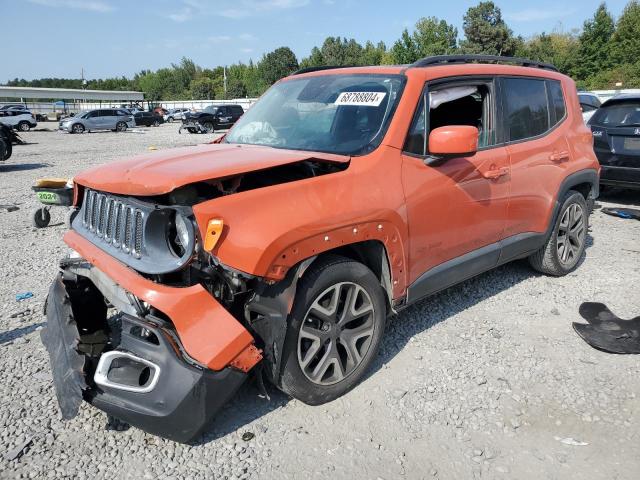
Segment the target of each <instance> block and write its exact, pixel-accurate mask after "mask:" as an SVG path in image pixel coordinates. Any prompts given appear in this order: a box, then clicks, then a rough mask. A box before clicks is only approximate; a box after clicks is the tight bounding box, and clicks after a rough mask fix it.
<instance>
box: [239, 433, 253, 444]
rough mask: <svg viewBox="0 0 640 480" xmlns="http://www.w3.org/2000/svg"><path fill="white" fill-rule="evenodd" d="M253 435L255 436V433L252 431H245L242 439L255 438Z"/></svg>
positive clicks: (246, 440)
mask: <svg viewBox="0 0 640 480" xmlns="http://www.w3.org/2000/svg"><path fill="white" fill-rule="evenodd" d="M253 437H255V434H254V433H251V432H244V433H243V434H242V440H244V441H245V442H248V441H250V440H253Z"/></svg>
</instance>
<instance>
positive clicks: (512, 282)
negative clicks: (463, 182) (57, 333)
mask: <svg viewBox="0 0 640 480" xmlns="http://www.w3.org/2000/svg"><path fill="white" fill-rule="evenodd" d="M45 125H46V124H41V125H40V127H44V128H43V129H42V130H41V129H40V128H39V129H38V130H39V131H33V132H29V133H25V134H23V137H24V138H25V139H26V140H27V141H28V142H29V144H28V145H25V146H18V147H16V148H15V150H14V155H13V157H12V158H11V159H10V160H9V161H7V162H5V164H0V178H2V189H1V190H0V205H7V204H11V205H14V204H15V205H17V206H18V207H19V210H17V211H13V212H8V211H6V210H3V209H1V208H0V235H1V238H2V247H1V249H2V250H1V252H2V256H1V257H2V264H1V266H0V277H2V278H4V279H5V280H4V282H3V283H2V285H1V286H0V305H2V309H1V311H0V359H1V362H0V376H1V378H2V382H0V407H1V408H0V430H1V431H0V478H3V479H4V478H79V479H82V478H96V479H103V478H131V479H139V478H149V479H153V478H177V479H182V478H184V479H194V478H279V479H281V478H312V477H313V478H327V477H331V478H373V479H375V478H384V479H390V478H402V476H404V478H412V479H413V478H441V479H452V478H479V477H484V478H505V479H507V478H509V479H512V478H519V479H522V478H535V479H539V478H553V479H556V478H557V479H565V478H572V479H637V478H640V457H639V456H638V452H639V451H640V358H639V357H638V356H632V355H627V356H621V355H618V356H617V355H610V354H606V353H602V352H599V351H596V350H594V349H592V348H591V347H589V346H588V345H587V344H585V343H584V342H583V341H582V340H581V339H580V338H579V337H578V336H577V335H576V334H575V333H574V331H573V329H572V327H571V322H572V321H580V320H581V319H580V317H579V315H578V307H579V305H580V303H581V302H584V301H602V302H605V303H607V304H608V305H609V306H610V307H611V309H612V310H613V311H614V312H616V313H617V314H618V315H619V316H621V317H623V318H625V317H626V318H631V317H633V316H635V315H638V314H639V313H640V293H639V290H638V285H640V246H639V244H638V239H639V238H640V222H637V221H634V220H622V219H617V218H613V217H610V216H606V215H603V214H602V213H600V212H599V211H598V210H596V211H595V212H594V214H593V216H592V218H591V223H592V228H591V236H590V238H589V248H588V250H587V255H586V259H585V260H584V262H583V264H582V265H581V266H580V268H579V269H578V270H577V271H575V272H574V273H573V274H571V275H568V276H566V277H564V278H547V277H543V276H540V275H537V274H535V273H533V272H532V271H531V270H530V269H529V268H528V267H527V265H526V264H525V263H524V262H518V263H514V264H511V265H507V266H504V267H501V268H499V269H497V270H495V271H493V272H490V273H487V274H485V275H482V276H479V277H477V278H475V279H473V280H470V281H468V282H466V283H464V284H462V285H460V286H457V287H454V288H451V289H449V290H447V291H446V292H444V293H441V294H439V295H436V296H434V297H432V298H431V299H429V300H427V301H424V302H421V303H420V304H418V305H415V306H413V307H410V308H409V309H407V310H406V311H404V312H402V314H400V315H398V316H397V317H394V318H392V319H391V321H390V322H389V326H388V331H387V332H386V337H385V340H384V341H383V345H382V350H381V352H380V355H379V358H378V360H377V362H376V364H375V368H374V369H373V371H372V372H371V374H370V375H369V376H368V377H367V379H366V380H365V381H364V382H363V383H362V384H361V385H360V386H358V387H357V388H356V389H355V390H354V391H352V392H351V393H349V394H348V395H346V396H345V397H343V398H341V399H339V400H337V401H335V402H333V403H331V404H328V405H324V406H320V407H309V406H306V405H304V404H302V403H300V402H298V401H295V400H289V399H288V398H287V397H285V396H284V395H283V394H281V393H279V392H278V391H276V390H274V389H270V394H271V401H267V400H264V399H261V398H260V397H258V391H257V389H256V387H255V386H254V385H253V384H247V385H245V386H244V387H243V388H242V389H241V391H240V393H239V394H238V395H237V397H236V398H235V399H233V400H232V402H231V403H230V404H229V405H228V406H227V407H225V409H224V410H223V411H222V412H221V413H220V415H219V417H218V418H217V420H216V421H215V423H214V424H213V425H212V426H211V428H210V430H209V431H208V432H207V433H206V434H205V436H204V437H203V438H202V439H201V440H200V441H199V442H197V443H196V444H194V445H191V446H185V445H180V444H176V443H173V442H170V441H167V440H163V439H161V438H157V437H154V436H152V435H148V434H145V433H143V432H141V431H139V430H137V429H134V428H131V429H128V430H126V431H113V430H107V429H106V428H105V423H106V422H105V416H104V414H102V413H101V412H99V411H98V410H95V409H93V408H90V407H89V406H88V405H84V406H83V407H82V408H81V412H80V415H79V416H78V417H77V418H75V419H74V420H72V421H70V422H62V421H61V419H60V415H59V413H58V410H57V404H56V400H55V397H54V393H53V386H52V383H51V376H50V373H49V364H48V359H47V356H46V352H45V349H44V347H43V346H42V344H41V343H40V339H39V332H38V330H40V329H41V328H42V325H43V323H42V322H43V321H44V319H43V316H42V313H41V311H42V306H43V302H44V299H45V295H46V292H47V288H48V285H49V282H50V280H51V278H52V277H53V276H54V274H55V272H56V264H57V260H58V259H59V258H60V257H61V256H63V255H64V254H65V252H66V251H67V249H66V248H65V246H64V244H63V242H62V240H61V237H62V234H63V232H64V225H63V223H62V222H63V219H64V212H63V210H62V209H57V210H56V209H54V210H52V215H53V220H52V224H53V225H52V226H50V227H49V228H46V229H41V230H36V229H34V228H32V227H31V224H30V211H31V210H32V209H33V208H35V207H36V206H37V202H36V200H35V198H34V195H33V192H31V190H30V188H29V187H30V186H31V185H32V184H33V183H34V181H35V179H36V178H40V177H48V176H49V177H50V176H55V177H67V176H72V175H73V174H74V173H76V172H78V171H80V170H82V169H84V168H86V167H88V166H91V165H96V164H100V163H104V162H108V161H111V160H112V159H114V158H117V157H121V156H128V155H131V154H135V153H141V152H145V151H147V150H148V149H149V148H153V147H155V148H157V149H164V148H171V147H175V146H179V145H189V144H195V143H201V142H204V141H205V140H207V139H209V138H212V136H202V135H189V134H185V135H178V133H177V129H178V126H177V125H176V124H173V125H170V124H169V125H163V126H161V127H159V128H155V129H154V128H149V129H146V130H144V131H143V133H134V132H127V133H123V134H115V133H112V132H106V133H94V134H84V135H67V134H61V133H58V132H55V131H46V130H45V129H46V128H49V129H51V130H55V128H56V126H55V124H53V123H52V124H50V126H48V127H47V126H45ZM599 204H600V205H603V206H611V205H619V204H635V205H638V204H640V195H639V194H638V193H635V194H633V193H628V192H627V193H618V194H615V195H609V196H608V197H603V198H601V200H600V201H599ZM26 291H30V292H33V294H34V297H33V298H31V299H28V300H25V301H22V302H16V299H15V295H16V293H19V292H26ZM246 432H251V433H252V434H254V435H255V436H254V437H253V438H252V439H250V440H248V441H244V440H243V439H242V436H243V434H245V433H246ZM29 439H31V443H30V444H29V445H28V446H27V447H26V448H24V452H23V455H22V456H21V457H19V458H17V459H15V460H7V459H6V458H5V455H6V454H7V453H8V452H10V451H11V450H12V449H14V448H16V447H19V446H21V445H23V444H24V443H25V442H27V441H28V440H29Z"/></svg>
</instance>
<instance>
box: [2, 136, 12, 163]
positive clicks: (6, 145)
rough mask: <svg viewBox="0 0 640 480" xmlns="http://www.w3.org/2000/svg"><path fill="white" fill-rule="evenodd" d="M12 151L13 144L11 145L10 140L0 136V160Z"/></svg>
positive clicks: (8, 155)
mask: <svg viewBox="0 0 640 480" xmlns="http://www.w3.org/2000/svg"><path fill="white" fill-rule="evenodd" d="M12 152H13V145H11V140H9V139H8V138H5V137H0V161H2V160H6V159H8V158H9V157H11V153H12Z"/></svg>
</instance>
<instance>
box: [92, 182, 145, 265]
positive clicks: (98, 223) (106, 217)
mask: <svg viewBox="0 0 640 480" xmlns="http://www.w3.org/2000/svg"><path fill="white" fill-rule="evenodd" d="M82 209H83V212H82V227H83V228H84V229H86V230H88V231H89V232H91V233H92V234H93V237H95V238H96V239H99V240H102V241H104V242H105V243H108V244H111V245H112V246H113V247H115V248H117V249H119V250H122V251H123V252H125V253H127V254H130V255H133V256H134V257H136V258H140V256H141V255H142V252H143V250H144V222H145V219H146V216H145V213H144V212H143V211H142V210H141V209H139V208H136V207H135V206H134V205H130V204H127V202H126V200H123V199H120V198H118V197H115V196H112V195H109V194H105V193H100V192H96V191H94V190H90V189H87V190H86V192H85V198H84V202H83V204H82ZM95 243H97V242H95Z"/></svg>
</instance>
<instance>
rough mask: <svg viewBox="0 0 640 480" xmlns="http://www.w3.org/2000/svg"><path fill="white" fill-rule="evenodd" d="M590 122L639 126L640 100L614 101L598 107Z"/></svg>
mask: <svg viewBox="0 0 640 480" xmlns="http://www.w3.org/2000/svg"><path fill="white" fill-rule="evenodd" d="M590 123H591V124H592V125H593V124H597V125H604V126H608V127H632V126H640V102H628V103H614V104H613V105H611V106H608V107H604V108H600V109H599V110H598V111H596V113H595V114H594V115H593V117H592V118H591V122H590Z"/></svg>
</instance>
